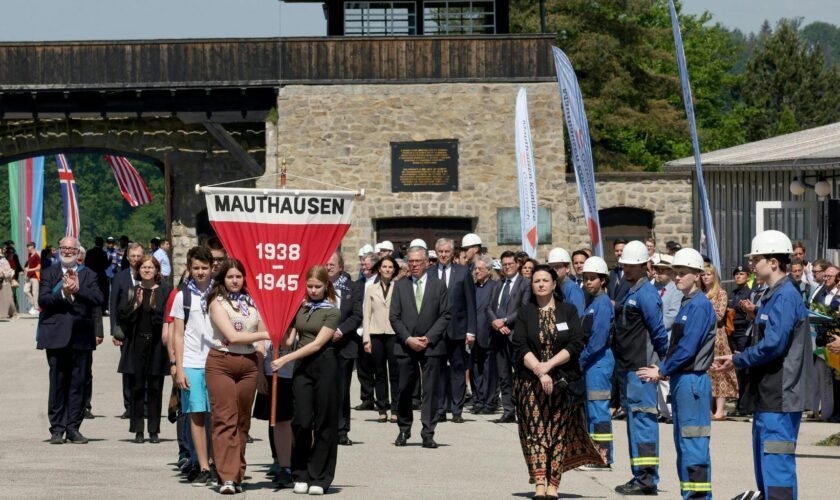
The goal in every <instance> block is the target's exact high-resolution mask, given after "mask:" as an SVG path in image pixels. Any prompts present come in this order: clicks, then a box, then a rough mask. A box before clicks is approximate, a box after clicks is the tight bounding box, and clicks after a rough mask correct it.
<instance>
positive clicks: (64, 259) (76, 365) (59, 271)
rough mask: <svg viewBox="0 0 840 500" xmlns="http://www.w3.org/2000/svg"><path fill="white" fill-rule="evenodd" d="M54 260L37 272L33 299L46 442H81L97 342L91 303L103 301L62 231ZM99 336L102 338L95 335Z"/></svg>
mask: <svg viewBox="0 0 840 500" xmlns="http://www.w3.org/2000/svg"><path fill="white" fill-rule="evenodd" d="M59 251H60V262H61V265H59V266H51V267H49V268H48V269H47V270H46V271H44V273H43V274H42V275H41V282H40V290H39V293H38V305H39V306H40V307H41V318H40V326H39V334H38V349H46V351H47V363H48V364H49V366H50V393H49V419H50V433H51V437H50V443H51V444H61V443H63V442H65V440H64V436H65V434H66V436H67V440H69V441H70V442H71V443H76V444H84V443H87V442H88V440H87V438H85V437H84V436H83V435H82V433H81V432H79V427H80V426H81V424H82V419H83V417H84V398H85V385H86V383H87V377H88V372H87V367H88V363H89V361H90V357H91V356H92V352H93V349H94V348H95V347H96V345H97V338H96V334H95V328H94V322H93V309H94V308H95V307H99V306H101V305H102V303H103V302H104V299H103V297H102V291H101V290H100V289H99V286H98V283H97V277H96V273H94V272H93V271H91V270H90V269H86V268H83V269H79V266H78V263H77V262H76V257H77V255H78V253H79V241H78V240H77V239H76V238H73V237H70V236H68V237H65V238H63V239H62V240H61V244H60V248H59ZM100 342H101V340H100Z"/></svg>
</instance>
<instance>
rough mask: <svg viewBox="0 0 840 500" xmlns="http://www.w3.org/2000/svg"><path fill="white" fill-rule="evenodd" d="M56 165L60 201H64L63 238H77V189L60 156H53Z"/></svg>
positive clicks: (68, 168)
mask: <svg viewBox="0 0 840 500" xmlns="http://www.w3.org/2000/svg"><path fill="white" fill-rule="evenodd" d="M55 163H56V164H57V165H58V182H59V183H60V184H61V199H62V200H63V201H64V236H73V237H74V238H77V239H78V238H79V231H80V230H81V225H80V224H79V189H78V188H77V187H76V179H75V178H74V177H73V171H72V170H71V169H70V165H68V164H67V159H66V158H65V157H64V155H62V154H58V155H55Z"/></svg>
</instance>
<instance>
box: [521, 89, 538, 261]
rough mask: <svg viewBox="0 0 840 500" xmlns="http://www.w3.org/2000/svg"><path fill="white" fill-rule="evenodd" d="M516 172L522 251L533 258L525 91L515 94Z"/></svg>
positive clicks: (533, 192) (533, 201)
mask: <svg viewBox="0 0 840 500" xmlns="http://www.w3.org/2000/svg"><path fill="white" fill-rule="evenodd" d="M516 172H517V178H518V180H519V218H520V219H521V220H522V226H521V228H522V250H523V251H525V252H526V253H527V254H528V255H530V256H531V258H532V259H536V258H537V179H536V174H535V173H534V145H533V143H532V142H531V125H530V123H529V122H528V93H527V92H526V91H525V88H524V87H523V88H520V89H519V94H518V95H517V96H516Z"/></svg>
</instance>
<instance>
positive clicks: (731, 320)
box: [723, 307, 735, 335]
mask: <svg viewBox="0 0 840 500" xmlns="http://www.w3.org/2000/svg"><path fill="white" fill-rule="evenodd" d="M723 319H724V325H723V328H724V331H725V332H726V335H732V334H733V333H735V309H733V308H731V307H730V308H729V309H727V310H726V314H725V315H724V317H723Z"/></svg>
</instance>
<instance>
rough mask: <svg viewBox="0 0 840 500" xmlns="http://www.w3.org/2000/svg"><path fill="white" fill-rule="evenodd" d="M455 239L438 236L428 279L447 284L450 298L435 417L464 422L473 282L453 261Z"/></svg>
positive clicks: (472, 326) (472, 324) (472, 335)
mask: <svg viewBox="0 0 840 500" xmlns="http://www.w3.org/2000/svg"><path fill="white" fill-rule="evenodd" d="M454 249H455V243H454V242H453V241H452V240H450V239H447V238H441V239H439V240H438V241H437V243H435V252H436V253H437V257H438V264H437V265H435V266H433V267H431V268H429V271H428V275H429V279H430V280H438V281H440V282H441V284H443V285H444V287H445V288H446V296H447V297H448V298H449V327H448V328H447V330H446V335H445V337H444V341H445V343H446V361H445V363H448V366H445V367H444V372H443V378H442V379H441V383H442V386H441V400H440V403H438V406H439V409H438V421H439V422H445V421H446V412H448V411H449V412H452V422H454V423H456V424H460V423H463V422H464V418H463V417H462V416H461V413H462V412H463V411H464V399H465V397H466V394H467V368H468V366H469V363H468V362H467V359H468V357H469V355H468V354H467V348H466V347H467V345H472V343H473V342H475V285H474V284H473V280H472V277H471V276H470V272H469V271H468V270H467V268H466V267H464V266H459V265H457V264H454V263H453V262H452V257H453V251H454Z"/></svg>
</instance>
